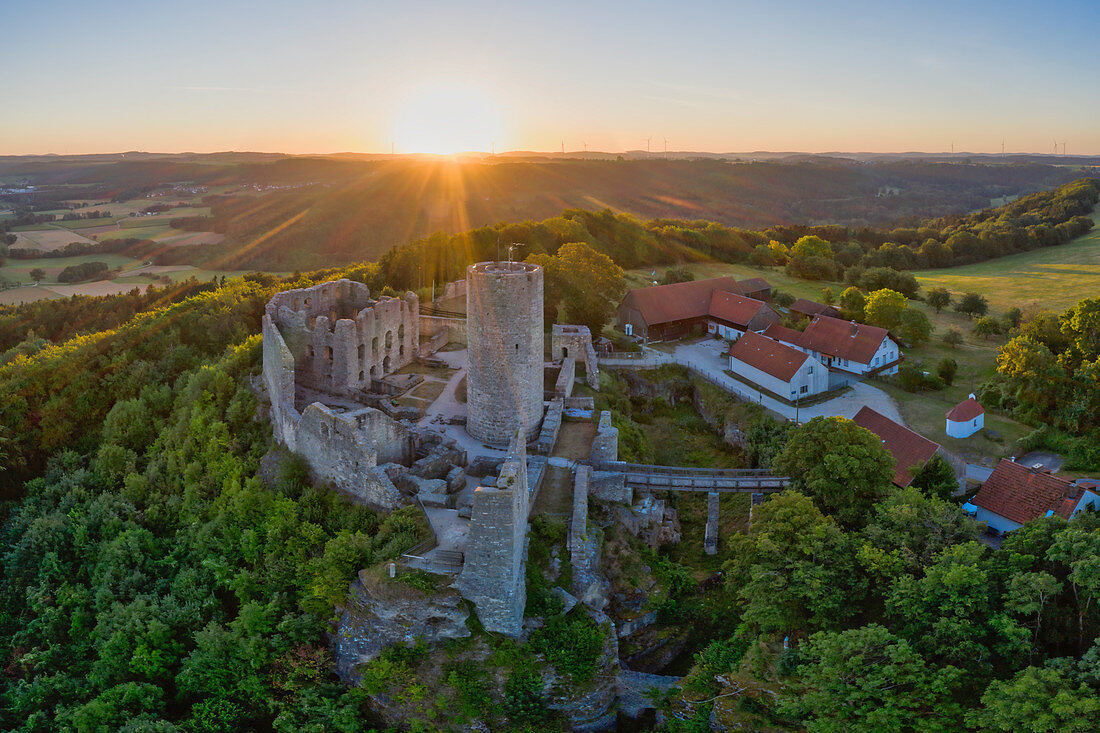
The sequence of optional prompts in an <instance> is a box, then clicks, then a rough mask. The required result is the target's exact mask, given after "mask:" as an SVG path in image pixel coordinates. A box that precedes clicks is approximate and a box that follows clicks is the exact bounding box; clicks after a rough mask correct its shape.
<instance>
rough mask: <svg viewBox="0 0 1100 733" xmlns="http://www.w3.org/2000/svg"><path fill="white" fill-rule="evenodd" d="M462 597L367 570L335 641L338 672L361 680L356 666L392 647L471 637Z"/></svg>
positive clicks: (346, 678)
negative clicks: (429, 589)
mask: <svg viewBox="0 0 1100 733" xmlns="http://www.w3.org/2000/svg"><path fill="white" fill-rule="evenodd" d="M469 615H470V614H469V611H467V607H466V604H465V603H463V601H462V596H461V595H460V594H459V593H458V592H457V591H455V590H453V589H450V588H446V587H442V585H441V587H440V588H439V589H438V590H436V591H435V592H432V593H425V592H423V591H420V590H417V589H415V588H412V587H411V586H408V585H406V584H405V583H401V582H400V581H397V580H391V579H390V578H389V576H388V574H387V573H385V572H383V573H378V572H377V570H375V571H373V572H372V571H370V570H362V571H360V572H359V578H358V580H356V581H355V582H354V583H352V585H351V590H350V592H349V593H348V601H347V605H346V606H345V607H344V610H343V612H342V613H341V614H340V622H339V624H338V625H337V627H336V631H335V632H333V634H332V636H331V637H330V644H331V647H332V655H333V658H334V659H335V662H336V674H337V675H338V676H339V677H340V679H342V680H344V682H348V683H356V682H358V675H357V673H356V667H358V666H359V665H360V664H363V663H365V662H369V661H370V660H372V659H374V658H375V657H377V656H378V655H379V654H381V653H382V650H383V649H385V648H386V647H388V646H391V645H395V644H399V645H404V646H412V645H413V644H415V643H416V641H417V639H423V640H424V642H425V643H427V644H433V643H437V642H440V641H443V640H446V639H458V638H461V637H465V636H469V635H470V630H469V629H468V628H467V627H466V619H467V617H468V616H469Z"/></svg>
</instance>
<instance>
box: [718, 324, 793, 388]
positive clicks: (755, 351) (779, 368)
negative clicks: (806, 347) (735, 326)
mask: <svg viewBox="0 0 1100 733" xmlns="http://www.w3.org/2000/svg"><path fill="white" fill-rule="evenodd" d="M729 355H730V356H731V357H733V358H734V359H737V360H738V361H740V362H744V363H745V364H748V365H749V366H751V367H754V368H756V369H759V370H760V371H762V372H764V373H765V374H770V375H771V376H773V377H775V378H776V379H782V380H783V381H784V382H789V381H790V380H791V377H793V376H794V375H795V374H796V373H797V372H798V369H799V367H801V366H802V365H803V364H805V363H806V360H807V359H809V358H810V357H809V356H807V355H806V354H803V353H802V352H801V351H798V350H796V349H792V348H791V347H790V346H785V345H784V344H781V343H779V342H778V341H775V340H773V339H770V338H768V337H767V336H761V335H760V334H758V333H753V332H752V331H748V332H746V333H745V335H744V336H742V337H741V338H739V339H737V341H736V342H735V343H734V344H733V346H731V347H730V350H729Z"/></svg>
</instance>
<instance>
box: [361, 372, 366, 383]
mask: <svg viewBox="0 0 1100 733" xmlns="http://www.w3.org/2000/svg"><path fill="white" fill-rule="evenodd" d="M366 376H367V375H366V373H365V372H359V381H360V382H362V381H363V378H364V377H366Z"/></svg>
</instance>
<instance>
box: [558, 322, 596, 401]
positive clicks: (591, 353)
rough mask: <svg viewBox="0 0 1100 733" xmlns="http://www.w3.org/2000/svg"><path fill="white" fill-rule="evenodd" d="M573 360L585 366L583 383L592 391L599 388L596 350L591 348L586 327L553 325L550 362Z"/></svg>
mask: <svg viewBox="0 0 1100 733" xmlns="http://www.w3.org/2000/svg"><path fill="white" fill-rule="evenodd" d="M567 358H570V359H574V360H576V362H577V363H578V364H584V365H585V382H587V383H588V386H589V387H591V388H592V389H599V388H600V365H599V363H598V362H597V359H596V349H595V347H593V346H592V332H591V331H590V330H589V328H588V326H574V325H570V324H564V323H555V324H554V328H553V330H552V331H551V333H550V360H551V361H558V360H559V359H567Z"/></svg>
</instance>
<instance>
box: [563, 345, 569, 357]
mask: <svg viewBox="0 0 1100 733" xmlns="http://www.w3.org/2000/svg"><path fill="white" fill-rule="evenodd" d="M561 356H562V358H563V359H568V358H569V347H568V346H563V347H561Z"/></svg>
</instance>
